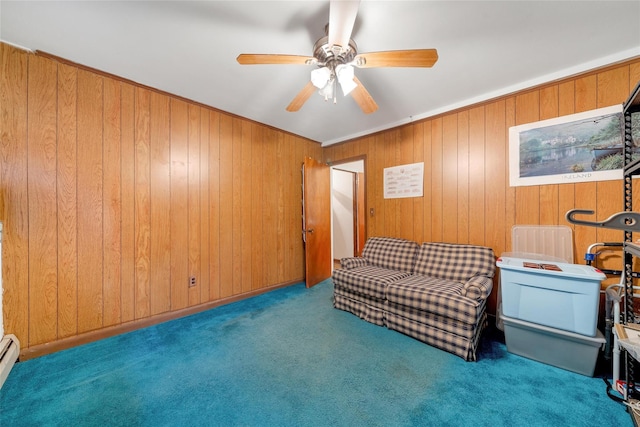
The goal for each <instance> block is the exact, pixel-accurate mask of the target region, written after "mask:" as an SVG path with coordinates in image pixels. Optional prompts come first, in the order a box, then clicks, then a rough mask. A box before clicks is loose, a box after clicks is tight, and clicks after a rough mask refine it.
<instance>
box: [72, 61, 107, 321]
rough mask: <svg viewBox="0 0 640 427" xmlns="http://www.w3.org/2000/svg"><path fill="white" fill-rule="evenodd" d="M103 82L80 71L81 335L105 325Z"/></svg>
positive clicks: (79, 242)
mask: <svg viewBox="0 0 640 427" xmlns="http://www.w3.org/2000/svg"><path fill="white" fill-rule="evenodd" d="M102 124H103V78H102V77H100V76H97V75H95V74H93V73H90V72H88V71H84V70H79V71H78V124H77V126H78V183H79V184H80V185H81V186H82V187H81V188H80V189H79V190H78V332H79V333H81V332H87V331H91V330H95V329H99V328H101V327H102V325H103V316H104V304H103V299H102V297H103V282H102V279H103V265H104V258H103V253H102V248H103V242H104V232H103V215H102V212H103V157H102V156H103V152H102V151H103V126H102Z"/></svg>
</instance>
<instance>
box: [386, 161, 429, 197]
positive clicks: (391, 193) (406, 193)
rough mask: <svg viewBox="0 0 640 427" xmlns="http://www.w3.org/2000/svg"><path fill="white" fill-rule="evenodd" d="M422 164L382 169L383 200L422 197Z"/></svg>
mask: <svg viewBox="0 0 640 427" xmlns="http://www.w3.org/2000/svg"><path fill="white" fill-rule="evenodd" d="M423 177H424V162H420V163H411V164H408V165H401V166H394V167H391V168H385V169H384V198H385V199H399V198H403V197H422V196H423V186H424V178H423Z"/></svg>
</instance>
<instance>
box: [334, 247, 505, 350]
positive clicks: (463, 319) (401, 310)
mask: <svg viewBox="0 0 640 427" xmlns="http://www.w3.org/2000/svg"><path fill="white" fill-rule="evenodd" d="M341 266H342V268H341V269H338V270H335V271H334V272H333V277H332V278H333V283H334V307H336V308H338V309H341V310H345V311H348V312H351V313H353V314H355V315H357V316H359V317H360V318H362V319H364V320H366V321H368V322H371V323H374V324H376V325H380V326H386V327H388V328H389V329H393V330H396V331H399V332H402V333H404V334H406V335H409V336H411V337H413V338H416V339H418V340H420V341H423V342H425V343H427V344H430V345H433V346H435V347H438V348H441V349H443V350H446V351H448V352H451V353H453V354H456V355H458V356H460V357H462V358H463V359H465V360H475V358H476V348H477V345H478V341H479V338H480V334H481V333H482V330H483V329H484V326H485V325H486V313H485V309H486V301H487V298H488V297H489V294H490V293H491V289H492V287H493V280H492V279H493V276H494V274H495V268H496V267H495V256H494V253H493V250H492V249H491V248H487V247H483V246H475V245H465V244H451V243H423V244H422V245H421V246H420V245H418V244H417V243H415V242H412V241H410V240H404V239H397V238H390V237H373V238H370V239H369V240H367V243H366V244H365V247H364V250H363V252H362V257H351V258H343V259H342V260H341Z"/></svg>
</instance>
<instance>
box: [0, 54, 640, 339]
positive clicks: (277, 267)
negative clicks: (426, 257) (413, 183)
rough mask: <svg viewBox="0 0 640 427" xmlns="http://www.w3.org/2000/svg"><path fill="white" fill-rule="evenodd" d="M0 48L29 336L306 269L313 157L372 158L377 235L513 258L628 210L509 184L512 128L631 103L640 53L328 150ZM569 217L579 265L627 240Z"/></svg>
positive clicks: (11, 312)
mask: <svg viewBox="0 0 640 427" xmlns="http://www.w3.org/2000/svg"><path fill="white" fill-rule="evenodd" d="M0 57H1V58H2V63H1V64H0V100H1V101H2V102H0V144H1V147H0V220H2V221H3V223H4V235H3V238H4V241H3V243H4V245H3V246H4V247H3V272H2V274H3V281H4V282H3V284H4V288H5V292H4V299H3V308H4V319H3V320H4V327H5V331H6V332H7V333H15V334H16V335H17V336H18V338H19V339H20V340H21V342H22V343H24V345H26V346H33V345H38V344H37V343H43V342H45V341H47V342H48V341H56V340H61V339H65V340H66V339H70V338H73V337H74V336H82V334H83V333H84V332H87V331H94V330H101V329H105V330H106V329H110V328H113V327H117V326H118V325H130V324H137V323H138V322H141V323H140V324H142V323H144V321H145V320H146V319H150V318H153V317H154V316H156V315H158V314H159V313H162V314H160V315H161V316H164V315H171V313H172V312H176V313H180V310H181V309H182V308H187V307H188V306H190V305H193V306H198V305H200V304H203V303H205V302H207V301H209V302H213V303H215V302H216V301H226V300H225V297H233V298H235V297H240V296H242V295H248V294H251V292H256V291H260V290H263V289H269V288H271V287H274V286H278V285H279V284H282V283H291V282H293V281H295V280H300V279H302V278H303V277H302V276H303V274H304V258H303V247H302V241H301V238H300V229H301V221H300V213H301V202H300V196H301V174H300V165H301V164H302V161H303V159H304V157H307V156H308V157H313V158H316V159H323V158H324V160H325V161H329V160H330V159H331V160H332V161H338V160H342V159H350V158H364V159H365V170H366V177H365V186H366V206H367V212H366V232H367V235H368V236H374V235H377V236H382V235H395V236H398V237H400V236H402V237H406V238H411V239H414V240H417V241H443V240H455V241H457V242H467V241H469V242H471V243H474V244H484V245H487V246H490V247H492V248H493V249H494V251H495V252H496V254H500V253H502V252H505V251H508V250H510V247H511V227H512V226H513V225H514V224H516V223H522V222H525V221H526V222H527V223H534V224H561V225H562V224H566V220H564V213H565V212H566V211H567V210H569V209H573V208H587V209H589V208H591V209H595V210H596V215H595V216H596V217H603V216H605V215H606V214H608V213H611V212H615V211H618V210H620V209H621V208H622V188H621V187H622V185H621V182H620V181H610V182H599V183H580V184H561V185H553V186H540V187H535V188H531V189H523V188H520V187H518V188H512V187H509V170H508V156H509V141H508V129H509V127H510V126H514V125H516V124H520V123H523V122H526V121H535V120H538V119H542V118H548V117H554V116H562V115H567V114H571V113H574V112H580V111H587V110H590V109H594V108H597V107H604V106H608V105H614V104H617V103H620V102H622V101H623V100H624V99H626V96H628V92H629V90H630V89H631V87H634V86H635V84H636V83H637V80H638V79H639V78H640V60H635V61H628V62H627V63H622V64H618V65H615V66H611V67H607V68H606V69H603V70H596V71H594V72H589V73H585V74H583V75H581V76H578V77H575V78H568V79H565V80H562V81H559V82H554V83H553V84H548V85H544V86H541V87H539V88H532V89H530V90H527V91H524V92H520V93H516V94H513V95H510V96H506V97H502V98H498V99H495V100H492V101H490V102H486V103H482V104H478V105H474V106H470V107H469V108H462V109H460V110H458V111H455V112H451V113H446V114H443V115H441V116H437V117H433V118H428V119H424V120H421V121H418V122H414V123H411V124H408V125H406V126H403V127H400V128H396V129H390V130H388V131H383V132H378V133H376V134H373V135H368V136H364V137H361V138H357V139H355V140H353V141H349V142H345V143H341V144H337V145H336V146H331V147H325V148H322V147H321V146H320V145H319V144H317V143H314V142H312V141H308V140H305V139H303V138H300V137H297V136H293V135H290V134H287V133H285V132H282V131H279V130H277V129H273V128H271V127H267V126H263V125H260V124H258V123H254V122H249V121H246V120H244V119H241V118H238V117H233V116H230V115H228V114H226V113H224V112H220V111H217V110H214V109H213V108H207V107H204V106H201V105H195V103H191V102H187V101H185V100H178V99H176V98H175V97H172V96H170V95H168V94H165V93H161V92H156V91H151V90H149V89H146V88H140V87H138V86H136V85H134V84H131V83H127V82H124V81H118V80H117V79H115V78H112V77H105V76H104V75H99V74H96V73H93V72H91V71H88V70H86V69H82V68H78V67H75V66H73V65H69V64H64V65H63V64H60V63H57V62H55V61H54V60H52V59H49V58H43V57H38V56H37V55H34V54H30V53H27V52H24V51H20V50H18V49H15V48H13V47H9V46H7V45H4V44H2V43H0ZM32 61H33V62H32ZM420 161H424V162H425V177H424V184H425V185H424V197H423V198H416V199H413V200H385V199H384V197H383V192H382V183H383V170H384V168H385V167H390V166H397V165H399V164H405V163H414V162H420ZM638 200H640V195H639V196H637V197H636V198H635V202H636V203H637V204H640V202H638ZM194 206H195V207H196V208H195V209H191V208H192V207H194ZM368 209H373V210H374V214H373V215H370V213H369V211H368ZM194 211H195V212H194ZM572 228H574V230H575V231H574V240H575V248H574V251H575V252H576V260H577V261H578V262H579V258H578V257H580V256H581V254H582V252H584V250H585V249H586V247H587V246H588V245H589V244H591V243H593V242H595V241H596V239H600V238H605V237H606V238H616V236H615V235H614V234H609V231H606V232H604V231H602V230H599V231H598V230H595V229H594V228H589V227H583V226H575V227H572ZM42 242H44V243H42ZM604 262H605V264H606V265H607V266H615V265H616V263H617V261H616V260H615V259H614V258H611V259H607V260H605V261H604ZM191 273H195V274H197V275H198V277H197V287H196V288H197V289H195V290H193V292H191V293H190V292H189V287H188V277H189V275H190V274H191ZM496 284H497V283H496ZM496 289H497V288H496ZM496 292H497V291H496ZM496 292H494V294H493V295H492V297H491V299H490V302H489V311H490V312H495V296H496ZM136 319H137V320H136Z"/></svg>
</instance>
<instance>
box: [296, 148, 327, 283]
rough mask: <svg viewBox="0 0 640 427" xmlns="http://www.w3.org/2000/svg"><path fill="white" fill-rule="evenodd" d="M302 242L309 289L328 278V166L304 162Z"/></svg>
mask: <svg viewBox="0 0 640 427" xmlns="http://www.w3.org/2000/svg"><path fill="white" fill-rule="evenodd" d="M302 227H303V229H302V238H303V240H304V254H305V280H306V284H307V288H310V287H312V286H314V285H317V284H318V283H320V282H322V281H323V280H325V279H327V278H329V277H330V276H331V271H332V269H331V182H330V170H329V166H328V165H326V164H324V163H320V162H317V161H316V160H314V159H311V158H306V159H305V160H304V164H303V166H302Z"/></svg>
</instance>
